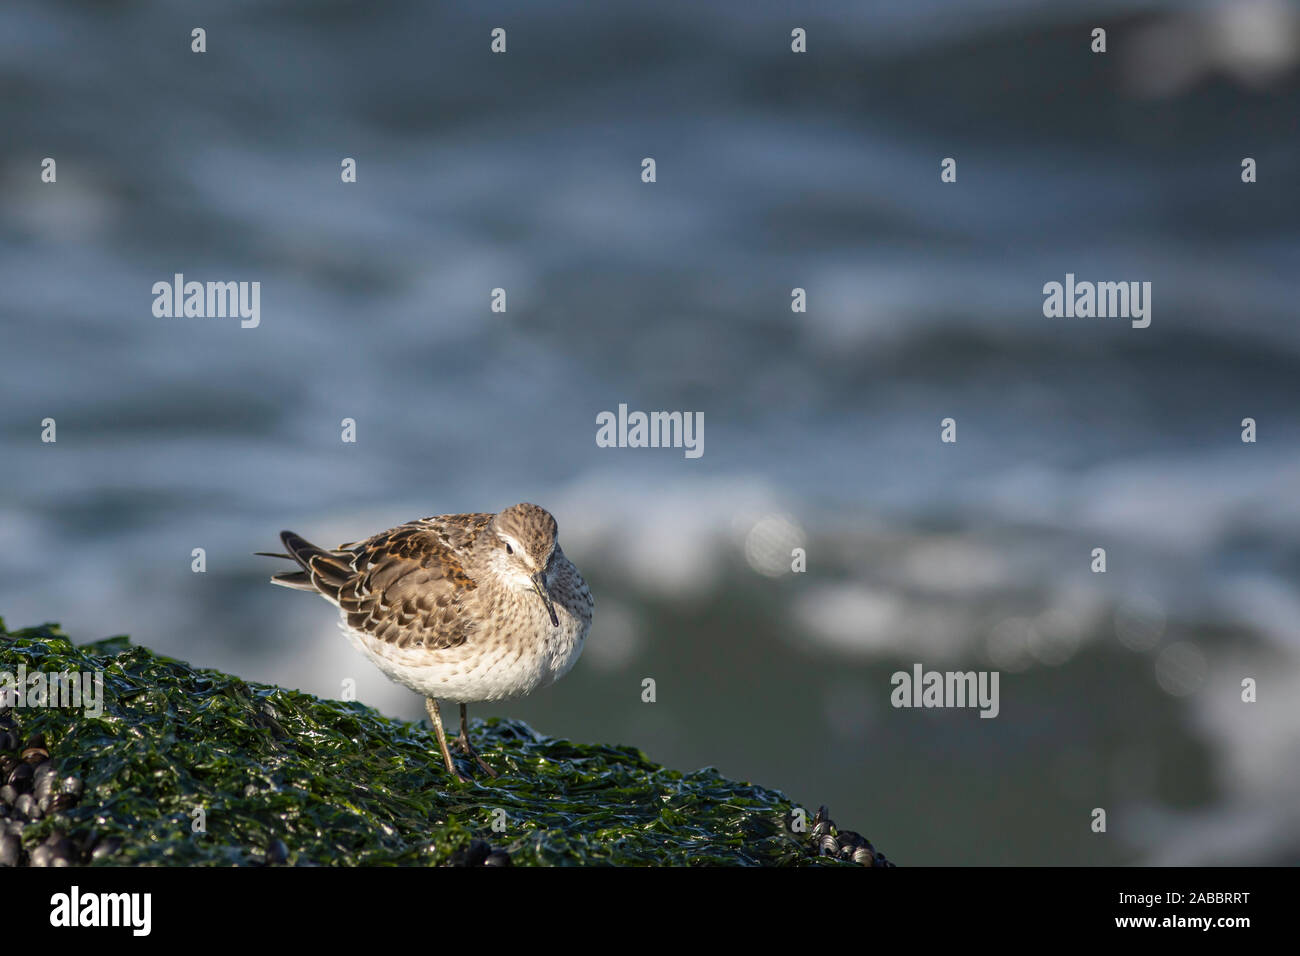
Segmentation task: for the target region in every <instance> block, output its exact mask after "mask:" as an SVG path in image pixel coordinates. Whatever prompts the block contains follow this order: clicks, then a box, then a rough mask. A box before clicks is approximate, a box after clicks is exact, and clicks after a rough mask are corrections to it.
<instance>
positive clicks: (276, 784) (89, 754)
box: [0, 620, 884, 866]
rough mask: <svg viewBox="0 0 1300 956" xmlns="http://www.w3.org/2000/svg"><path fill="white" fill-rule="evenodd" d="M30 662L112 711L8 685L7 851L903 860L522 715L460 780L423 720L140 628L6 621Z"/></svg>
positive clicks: (161, 858)
mask: <svg viewBox="0 0 1300 956" xmlns="http://www.w3.org/2000/svg"><path fill="white" fill-rule="evenodd" d="M20 667H22V668H24V669H25V670H26V671H27V672H28V673H35V672H41V673H44V674H47V675H49V674H55V673H77V674H80V673H99V674H102V678H103V700H102V710H101V712H99V713H97V714H92V713H91V712H89V711H88V710H87V708H85V707H81V708H68V707H53V706H45V707H21V706H14V707H6V706H5V702H4V701H2V700H0V744H3V747H2V748H0V761H4V766H7V767H9V768H10V769H9V772H8V775H7V779H8V781H9V782H8V783H5V781H0V783H5V786H7V787H10V788H11V790H12V792H10V791H9V790H6V791H5V793H6V796H5V797H4V798H3V799H0V866H5V865H15V864H18V865H22V864H32V865H68V864H94V865H124V864H125V865H130V864H182V865H203V864H208V865H275V864H289V865H375V864H415V865H461V866H474V865H480V866H481V865H487V866H505V865H521V864H522V865H539V864H540V865H548V864H628V865H699V864H704V865H801V864H804V865H845V862H846V861H854V860H856V861H857V862H858V863H866V864H867V865H875V866H881V865H884V857H883V855H880V854H877V853H875V852H874V850H872V851H870V852H865V851H863V847H864V846H866V847H869V846H870V845H869V844H866V842H865V840H861V838H858V837H857V836H856V834H854V835H853V837H854V840H853V841H850V843H849V844H848V845H846V846H845V847H843V848H841V847H839V845H838V844H837V846H836V852H834V853H829V852H827V850H828V848H827V847H825V846H821V845H820V842H819V841H822V838H823V837H825V836H826V835H827V834H826V833H823V832H817V833H814V832H795V831H797V830H799V829H800V828H799V827H792V826H791V821H792V820H795V819H802V818H804V817H805V816H806V814H804V812H803V811H802V810H800V809H799V808H798V807H796V805H794V804H793V803H792V802H791V801H790V800H789V799H788V798H787V797H785V796H784V795H783V794H781V793H779V792H777V791H774V790H769V789H766V788H764V787H758V786H753V785H751V784H746V783H738V782H736V781H732V780H728V779H726V778H724V777H723V776H721V775H720V774H719V773H717V772H716V771H714V770H712V769H704V770H698V771H695V772H694V773H679V772H677V771H674V770H668V769H665V768H664V767H661V766H659V765H657V764H654V763H652V762H651V761H649V760H648V759H646V757H645V755H644V754H642V753H641V752H640V751H638V750H635V749H633V748H630V747H617V746H610V745H583V744H576V743H573V742H571V741H568V740H559V739H554V738H548V737H544V736H542V735H540V734H538V733H536V732H535V731H533V730H532V729H530V728H529V727H528V726H527V725H525V724H523V723H521V722H519V721H514V720H500V719H494V720H489V721H487V722H486V725H485V727H481V728H479V729H477V730H476V731H475V734H476V737H475V739H476V743H477V744H478V746H479V748H480V749H481V750H482V751H483V752H484V753H485V754H487V755H488V756H489V757H490V759H491V760H492V762H493V764H494V766H496V768H497V769H498V770H500V771H501V772H502V774H501V776H500V777H499V778H497V779H495V780H492V779H486V778H480V779H477V780H475V781H472V782H470V783H468V784H461V783H457V782H455V781H451V780H449V779H448V776H447V774H446V771H445V770H444V768H443V767H442V764H441V762H440V760H439V759H438V757H437V745H436V743H435V742H434V740H433V737H432V734H431V733H430V732H429V731H428V729H427V728H426V727H425V726H423V725H422V724H412V723H406V722H403V721H398V720H390V719H388V718H386V717H383V716H381V715H380V714H378V713H377V712H376V711H374V710H373V709H372V708H370V707H366V706H364V705H362V704H359V703H355V702H351V703H345V702H341V701H332V700H321V699H319V698H316V697H312V696H311V695H308V694H302V693H298V692H296V691H289V690H283V689H281V688H278V687H269V686H266V685H261V684H253V683H248V682H245V681H242V680H240V679H239V678H237V677H232V676H230V675H227V674H223V673H220V672H217V671H211V670H200V669H196V668H192V667H190V666H189V665H187V664H184V663H182V662H180V661H176V660H172V659H170V658H165V657H160V656H158V655H156V654H152V653H150V652H149V651H148V650H146V649H144V648H142V647H136V646H132V645H131V644H130V642H129V641H128V640H127V639H126V638H112V639H109V640H107V641H100V642H98V643H94V644H87V645H82V646H75V645H73V644H72V643H71V642H70V641H69V640H68V638H67V637H66V636H65V635H64V634H63V633H62V632H61V631H60V630H59V628H58V626H57V625H43V626H41V627H34V628H28V629H26V630H21V631H16V632H12V633H10V632H7V631H5V629H4V624H3V621H2V620H0V682H3V681H4V680H6V677H5V674H6V673H8V674H9V675H15V674H17V672H18V670H19V668H20ZM42 768H44V769H42ZM15 775H16V776H15ZM15 780H16V783H15V782H14V781H15ZM11 797H12V799H10V798H11ZM23 797H30V799H28V800H23V799H22V798H23ZM19 802H22V805H23V808H22V810H21V811H20V810H19V809H18V807H17V804H18V803H19ZM824 816H825V812H824V810H823V812H822V814H821V815H820V816H819V817H818V818H817V819H816V820H815V821H814V827H813V828H812V829H820V830H825V829H826V827H821V828H818V827H816V823H819V822H821V821H822V819H823V818H824ZM845 849H847V850H848V852H847V853H845V852H843V850H845ZM855 850H856V851H860V852H856V853H855V852H854V851H855ZM848 865H853V863H852V862H849V863H848Z"/></svg>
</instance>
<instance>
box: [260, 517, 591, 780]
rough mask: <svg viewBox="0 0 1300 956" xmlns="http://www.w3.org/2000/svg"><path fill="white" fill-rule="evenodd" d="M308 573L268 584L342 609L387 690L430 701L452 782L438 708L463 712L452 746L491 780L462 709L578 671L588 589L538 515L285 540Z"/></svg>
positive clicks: (345, 625)
mask: <svg viewBox="0 0 1300 956" xmlns="http://www.w3.org/2000/svg"><path fill="white" fill-rule="evenodd" d="M280 540H281V541H282V542H284V547H285V549H286V550H287V551H288V553H287V554H272V553H269V552H265V551H260V552H258V553H259V554H263V555H266V556H267V557H273V558H291V559H292V560H294V561H296V562H298V565H299V567H300V568H301V570H299V571H283V572H281V573H279V574H276V575H273V576H272V577H271V583H272V584H278V585H281V586H282V587H287V588H295V589H297V590H300V591H315V592H317V593H318V594H320V595H322V596H323V597H324V598H325V599H326V600H328V601H329V602H330V603H332V604H335V605H337V606H338V608H339V612H340V618H341V619H340V621H339V626H340V627H341V628H342V629H343V632H344V633H345V634H346V635H347V636H348V639H349V640H350V641H351V642H352V644H353V645H354V646H355V647H356V648H357V649H358V650H360V651H361V652H362V653H363V654H365V655H366V656H367V657H368V658H370V660H371V661H372V662H373V663H374V664H376V665H377V666H378V667H379V669H380V670H381V671H383V672H384V673H385V674H386V675H387V676H388V678H389V680H393V681H396V682H397V683H399V684H403V685H405V686H407V687H409V688H411V690H414V691H416V692H417V693H420V694H422V695H424V697H425V708H426V709H427V710H428V712H429V720H430V721H431V722H432V723H433V729H434V731H435V732H436V733H437V735H438V746H439V747H440V748H441V749H442V759H443V762H444V763H446V765H447V770H448V772H450V773H451V774H452V775H453V776H455V777H457V778H458V779H460V780H462V781H464V780H465V778H464V777H462V776H461V775H460V773H459V772H458V771H457V770H456V766H455V764H454V763H452V759H451V752H450V751H449V750H448V749H447V736H446V733H445V732H444V731H443V729H442V715H441V714H440V712H439V710H438V698H442V699H443V700H451V701H456V702H457V703H459V704H460V736H459V737H458V738H456V741H455V743H456V744H457V745H459V747H460V748H461V749H462V750H463V751H464V752H465V754H466V755H467V756H469V757H472V758H473V759H474V760H475V761H476V762H477V763H478V765H479V766H480V767H482V768H483V770H484V771H486V772H487V773H488V774H490V775H491V776H493V777H495V776H496V771H494V770H493V769H492V768H491V767H489V766H488V765H487V763H486V762H485V761H484V760H483V758H482V757H480V756H479V754H478V752H477V751H476V750H475V749H474V747H473V746H472V745H471V744H470V742H469V724H468V716H467V713H466V704H468V703H473V702H477V701H492V700H508V699H510V698H513V697H522V696H524V695H525V694H530V693H532V692H533V691H535V690H537V688H539V687H545V686H547V685H548V684H551V683H554V682H555V681H556V680H559V679H560V678H561V677H563V676H564V675H565V674H567V673H568V672H569V669H570V668H571V667H573V665H574V663H575V662H576V661H577V660H578V655H580V654H581V653H582V645H583V641H584V640H586V637H587V630H588V629H589V628H590V627H591V611H592V608H593V606H594V602H593V601H592V598H591V592H590V591H588V590H587V584H586V582H585V581H583V580H582V575H581V574H579V573H578V569H577V568H575V567H574V566H573V564H572V562H570V561H569V559H568V558H567V557H565V556H564V552H563V551H562V550H560V545H559V543H558V542H557V541H556V525H555V519H554V518H553V517H551V515H550V513H549V512H548V511H546V510H545V509H544V508H539V507H538V506H537V505H531V504H518V505H513V506H511V507H509V508H507V509H505V510H504V511H502V512H501V513H500V514H495V515H491V514H466V515H438V516H436V517H433V518H420V519H419V520H417V521H409V522H407V523H406V524H403V525H398V526H397V527H396V528H390V529H389V530H387V531H382V532H380V533H379V534H377V535H375V536H374V537H371V538H367V539H366V540H365V541H361V542H355V543H352V544H343V545H339V547H337V548H332V549H326V548H318V547H316V545H314V544H311V543H310V542H308V541H305V540H303V539H302V538H300V537H299V536H298V535H296V534H294V533H293V532H292V531H284V532H281V534H280Z"/></svg>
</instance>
